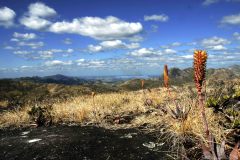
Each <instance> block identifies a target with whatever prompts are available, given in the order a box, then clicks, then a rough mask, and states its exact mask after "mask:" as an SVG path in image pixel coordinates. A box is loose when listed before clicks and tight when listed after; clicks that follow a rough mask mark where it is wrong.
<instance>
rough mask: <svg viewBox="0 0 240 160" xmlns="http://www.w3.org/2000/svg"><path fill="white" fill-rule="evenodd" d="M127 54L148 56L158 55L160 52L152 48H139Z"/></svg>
mask: <svg viewBox="0 0 240 160" xmlns="http://www.w3.org/2000/svg"><path fill="white" fill-rule="evenodd" d="M129 55H131V56H134V57H150V56H155V55H160V53H159V52H158V51H157V50H154V49H153V48H141V49H138V50H134V51H132V52H130V53H129Z"/></svg>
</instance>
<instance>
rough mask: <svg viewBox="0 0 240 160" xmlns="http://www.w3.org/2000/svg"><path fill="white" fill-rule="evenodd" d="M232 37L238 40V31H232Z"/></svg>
mask: <svg viewBox="0 0 240 160" xmlns="http://www.w3.org/2000/svg"><path fill="white" fill-rule="evenodd" d="M233 37H234V38H235V39H237V40H240V33H238V32H234V33H233Z"/></svg>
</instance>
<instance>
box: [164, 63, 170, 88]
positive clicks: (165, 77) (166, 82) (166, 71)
mask: <svg viewBox="0 0 240 160" xmlns="http://www.w3.org/2000/svg"><path fill="white" fill-rule="evenodd" d="M163 78H164V86H165V87H166V88H168V85H169V77H168V66H167V65H166V64H165V65H164V70H163Z"/></svg>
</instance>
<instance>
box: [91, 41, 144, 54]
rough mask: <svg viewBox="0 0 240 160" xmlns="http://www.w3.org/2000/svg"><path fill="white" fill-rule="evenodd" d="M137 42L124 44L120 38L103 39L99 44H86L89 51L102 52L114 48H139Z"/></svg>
mask: <svg viewBox="0 0 240 160" xmlns="http://www.w3.org/2000/svg"><path fill="white" fill-rule="evenodd" d="M139 47H140V45H139V43H130V44H126V43H124V42H122V41H121V40H112V41H103V42H101V43H100V44H99V45H88V49H87V51H89V52H103V51H107V50H114V49H136V48H139Z"/></svg>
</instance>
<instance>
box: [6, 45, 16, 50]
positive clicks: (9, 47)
mask: <svg viewBox="0 0 240 160" xmlns="http://www.w3.org/2000/svg"><path fill="white" fill-rule="evenodd" d="M4 49H7V50H14V49H15V48H14V47H12V46H5V47H4Z"/></svg>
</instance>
